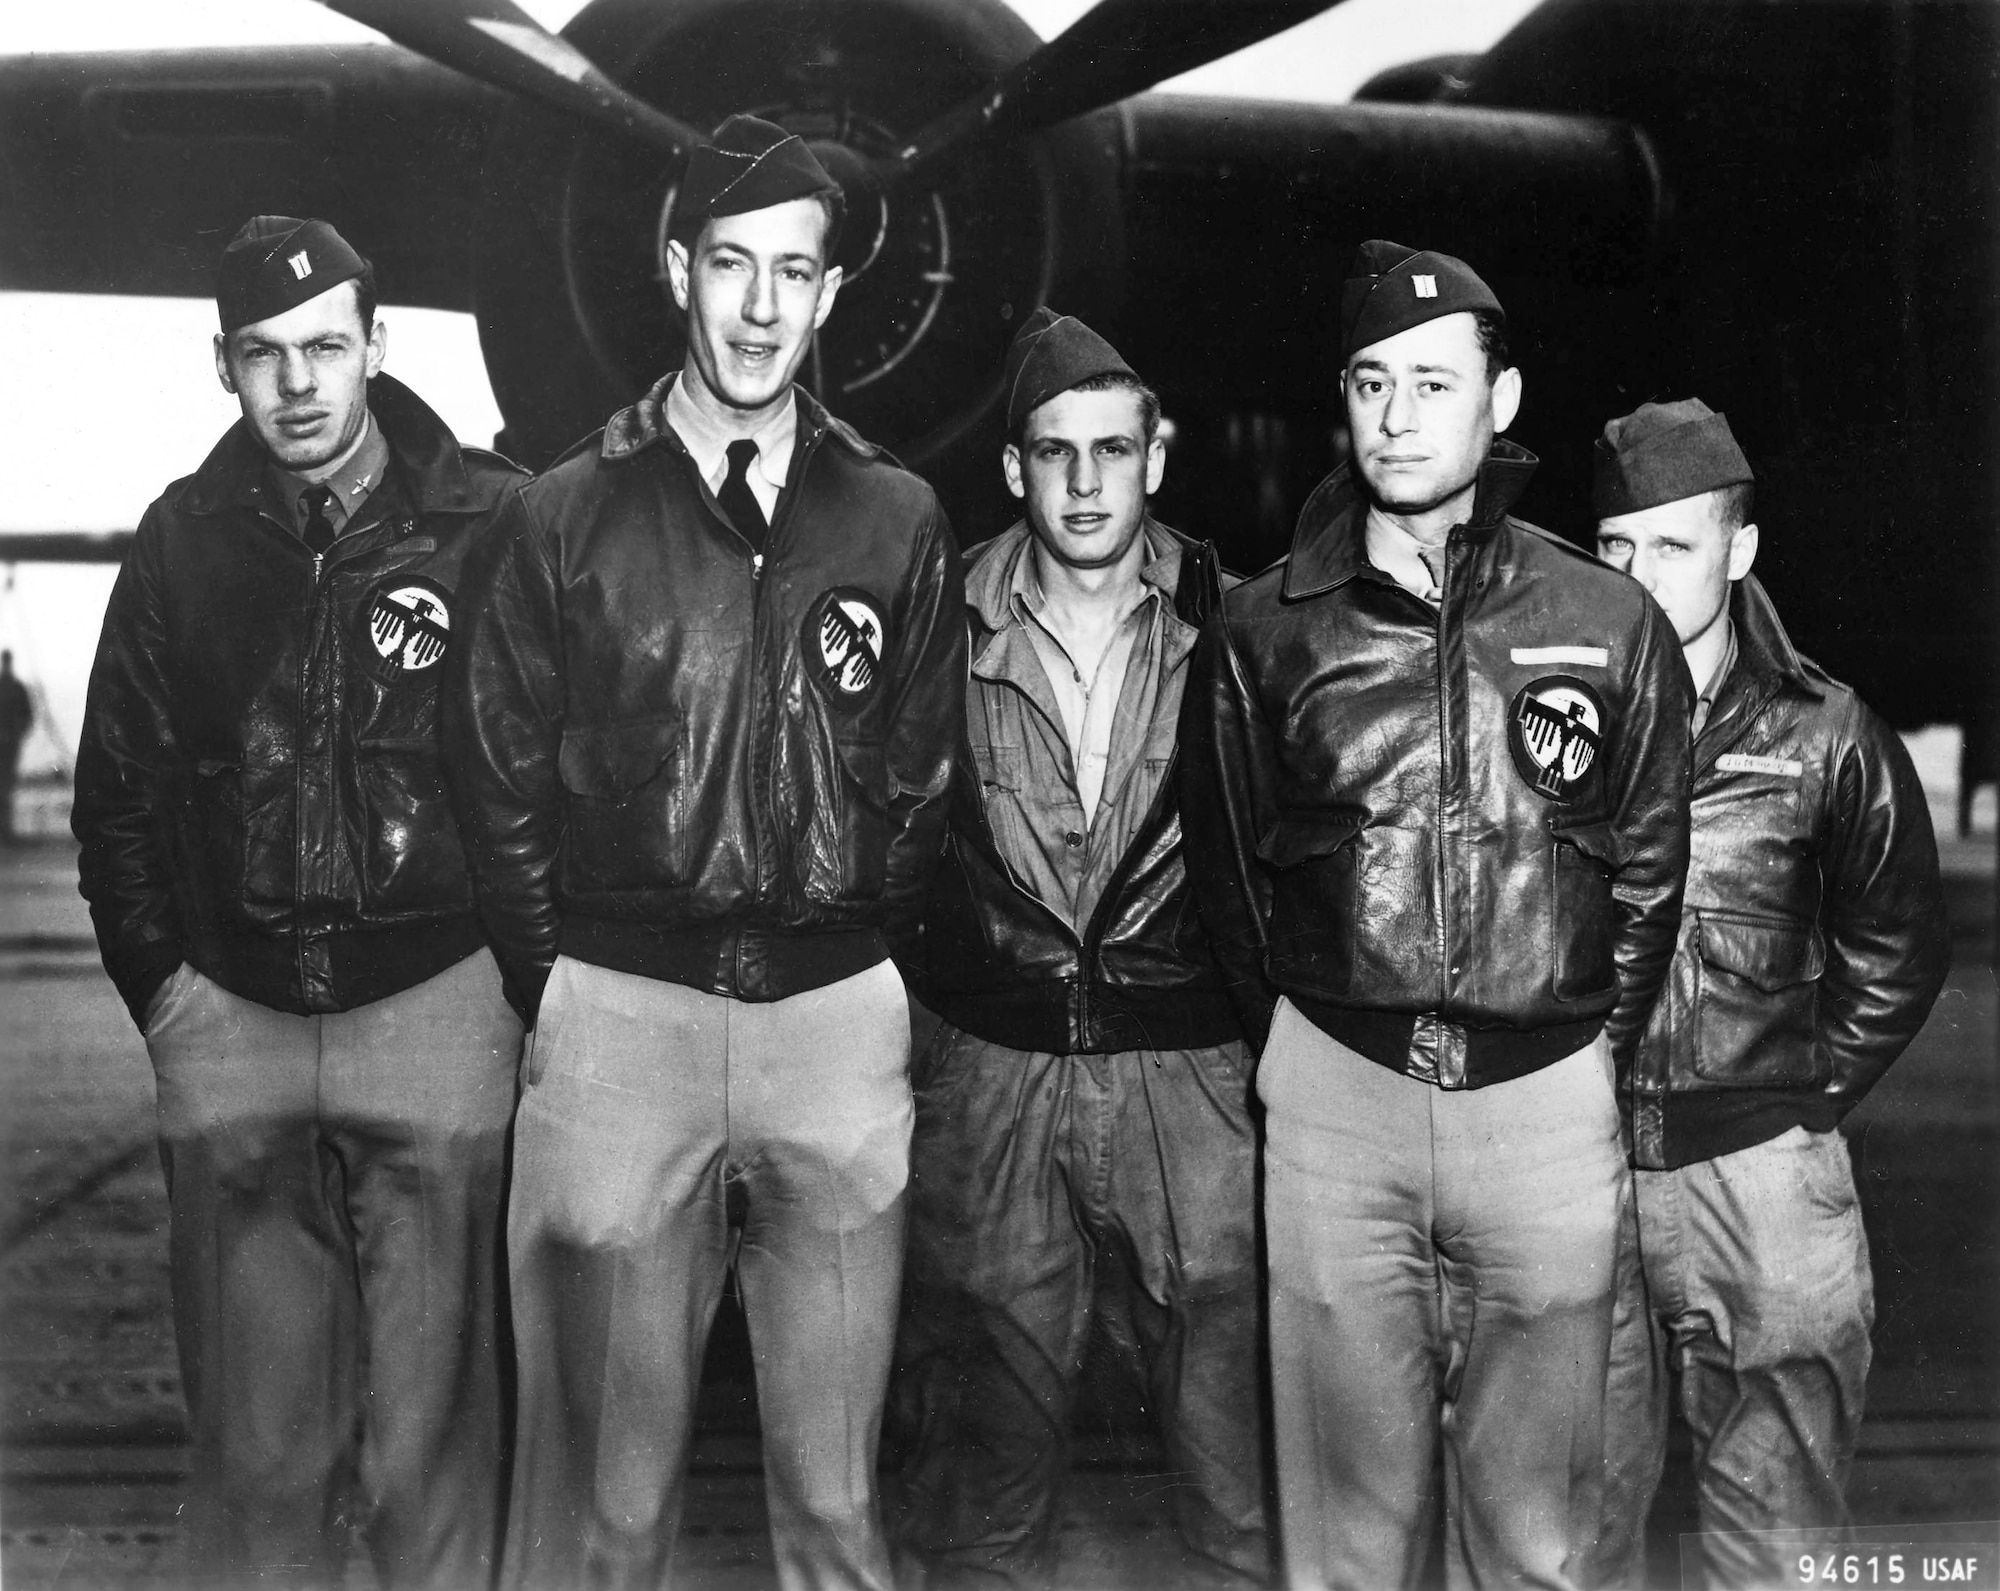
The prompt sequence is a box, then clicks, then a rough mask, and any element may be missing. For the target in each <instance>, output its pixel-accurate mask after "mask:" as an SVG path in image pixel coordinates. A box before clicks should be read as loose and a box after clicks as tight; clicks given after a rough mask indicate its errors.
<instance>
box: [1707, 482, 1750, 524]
mask: <svg viewBox="0 0 2000 1591" xmlns="http://www.w3.org/2000/svg"><path fill="white" fill-rule="evenodd" d="M1712 495H1713V496H1714V498H1715V520H1716V523H1717V524H1719V525H1720V526H1721V527H1722V528H1723V529H1724V530H1741V529H1742V528H1743V527H1744V526H1745V525H1747V524H1749V523H1750V514H1751V511H1752V510H1753V509H1755V508H1756V506H1757V488H1756V485H1755V484H1754V483H1753V482H1750V481H1737V482H1736V483H1735V484H1733V485H1730V486H1718V487H1716V488H1715V491H1714V492H1713V494H1712Z"/></svg>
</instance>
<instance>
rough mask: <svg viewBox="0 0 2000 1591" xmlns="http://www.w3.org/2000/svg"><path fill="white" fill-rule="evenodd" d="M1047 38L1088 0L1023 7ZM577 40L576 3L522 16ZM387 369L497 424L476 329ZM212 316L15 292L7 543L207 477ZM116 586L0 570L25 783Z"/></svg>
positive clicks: (89, 44) (7, 401) (1249, 64)
mask: <svg viewBox="0 0 2000 1591" xmlns="http://www.w3.org/2000/svg"><path fill="white" fill-rule="evenodd" d="M1015 3H1016V9H1017V10H1019V11H1020V12H1021V14H1022V15H1023V16H1024V17H1026V18H1027V20H1028V22H1029V24H1030V25H1031V26H1032V27H1034V29H1035V30H1036V31H1037V32H1039V33H1040V34H1041V35H1042V36H1043V37H1045V38H1047V37H1051V36H1053V35H1054V34H1056V33H1059V32H1061V31H1062V29H1063V28H1065V27H1067V26H1068V25H1069V24H1070V23H1071V22H1072V21H1074V20H1075V19H1076V18H1077V17H1078V16H1079V15H1081V14H1082V12H1084V11H1085V10H1087V9H1088V6H1089V0H1015ZM1532 4H1533V0H1347V3H1346V4H1344V5H1339V6H1336V7H1335V8H1334V9H1333V10H1331V11H1329V12H1327V13H1325V14H1323V15H1321V16H1320V17H1317V18H1315V19H1314V20H1313V21H1311V22H1308V23H1304V24H1302V25H1301V26H1299V27H1297V28H1294V29H1292V30H1291V31H1290V32H1288V33H1284V34H1280V35H1279V36H1277V37H1276V38H1273V39H1269V40H1266V41H1265V42H1264V43H1263V44H1261V45H1258V46H1256V47H1255V48H1252V49H1248V50H1244V51H1241V52H1239V53H1238V54H1237V55H1235V56H1233V57H1231V58H1230V59H1228V60H1226V61H1222V62H1218V63H1216V64H1215V65H1213V66H1209V67H1205V68H1203V69H1202V70H1201V71H1199V72H1194V73H1190V74H1189V75H1188V76H1186V77H1184V78H1180V79H1177V80H1176V81H1175V82H1174V83H1172V84H1169V85H1165V86H1166V87H1168V88H1170V89H1174V90H1179V91H1183V92H1192V93H1207V94H1240V95H1256V96H1263V97H1267V98H1275V99H1303V100H1329V101H1338V100H1344V99H1346V98H1348V97H1349V96H1350V95H1351V94H1352V93H1353V92H1354V90H1355V89H1356V88H1357V87H1358V86H1359V85H1360V84H1361V83H1363V82H1365V81H1366V80H1367V79H1368V78H1369V77H1371V76H1373V75H1374V74H1375V73H1376V72H1378V71H1380V70H1381V69H1382V68H1383V67H1385V66H1391V65H1394V64H1396V63H1397V62H1400V61H1407V60H1412V59H1415V58H1417V57H1420V56H1425V55H1434V54H1439V53H1442V52H1445V51H1457V50H1481V49H1484V48H1486V46H1487V45H1489V44H1491V43H1492V42H1493V40H1495V39H1497V38H1498V37H1499V36H1500V35H1501V34H1502V33H1504V32H1506V30H1507V29H1508V28H1509V27H1511V26H1512V25H1513V24H1514V22H1515V21H1517V20H1518V19H1519V18H1520V16H1521V15H1522V14H1523V13H1525V12H1526V11H1527V10H1529V9H1530V7H1531V5H1532ZM523 8H524V9H525V10H527V11H528V12H529V13H530V14H531V15H533V16H534V17H535V18H536V19H537V20H539V21H541V22H542V23H544V24H545V25H547V26H550V27H560V26H561V25H562V23H563V22H565V21H566V20H567V19H568V18H569V17H570V16H571V15H572V14H574V12H575V11H576V10H578V9H579V7H578V6H577V5H576V4H575V3H574V0H525V4H524V7H523ZM378 37H379V36H378V35H376V34H374V33H373V32H372V31H371V30H369V29H367V28H363V27H361V26H360V25H359V24H358V23H354V22H350V21H348V20H347V19H346V18H344V17H341V16H339V15H337V14H335V13H334V12H331V11H328V10H327V9H325V8H324V7H323V6H320V5H316V4H314V3H312V0H60V3H57V0H0V53H11V54H18V53H22V52H26V51H82V50H100V49H121V50H129V49H155V48H174V47H192V46H202V45H228V44H296V43H312V42H334V43H338V42H343V41H365V40H371V39H376V38H378ZM383 320H384V322H385V324H386V325H387V327H388V330H389V359H388V366H389V369H390V370H392V371H393V372H394V373H395V374H396V375H397V376H399V377H400V378H402V379H403V380H405V381H407V382H408V383H409V384H410V385H411V386H412V387H414V388H415V389H416V390H417V391H419V392H421V393H422V394H423V395H424V396H425V398H427V399H428V400H429V401H430V402H431V403H432V404H433V405H434V406H435V407H436V408H437V409H438V410H439V412H440V413H441V414H442V415H443V416H444V418H445V419H446V421H447V422H449V423H450V424H451V426H452V427H453V429H454V430H456V431H457V432H458V433H459V435H461V436H463V437H465V438H467V439H468V440H472V441H479V442H485V441H487V440H490V439H491V437H492V435H493V433H494V432H495V431H496V430H497V429H498V428H499V424H500V416H499V412H498V410H497V408H496V407H495V405H494V402H493V396H492V392H491V390H490V389H489V388H488V386H487V384H486V377H485V370H484V367H483V365H482V364H481V362H480V357H479V344H478V338H477V336H476V334H475V332H474V329H473V323H472V319H471V317H470V316H468V315H455V314H445V313H442V312H438V311H429V310H412V309H404V308H398V307H396V306H395V305H394V304H390V305H387V306H385V307H384V311H383ZM214 327H215V315H214V309H213V306H212V305H210V304H209V303H208V302H207V301H205V300H195V299H114V298H102V297H89V296H82V295H74V296H72V295H59V294H24V293H0V347H5V348H6V350H7V357H6V359H5V360H4V361H0V468H4V478H5V480H6V490H5V492H4V493H0V535H4V533H5V532H6V531H9V530H64V529H88V530H98V529H114V528H129V527H131V526H132V525H134V524H136V523H137V522H138V518H139V515H140V514H141V512H143V511H144V509H145V506H146V504H147V503H148V502H150V501H151V500H152V498H153V497H154V496H156V495H157V494H158V492H159V491H160V489H161V487H163V486H165V485H166V483H167V482H168V481H170V480H172V479H174V478H175V477H176V476H179V475H184V474H186V473H187V472H188V471H189V470H191V469H193V468H194V467H195V465H197V464H198V463H200V462H201V460H202V458H203V457H205V456H206V455H207V452H208V450H209V448H210V447H211V446H212V445H213V443H214V441H215V438H216V437H217V436H218V435H220V434H221V432H222V431H223V430H224V429H225V428H226V427H227V426H228V425H229V424H230V422H231V421H232V420H233V419H234V418H235V417H236V409H235V404H234V402H233V400H231V399H230V398H229V397H228V396H227V395H226V394H224V393H223V391H222V390H221V388H220V387H219V386H218V385H217V383H216V380H215V374H214V369H213V366H212V363H211V360H210V357H209V352H208V344H209V337H210V335H211V333H212V332H213V331H214ZM112 573H113V571H111V570H109V569H106V568H102V567H67V568H65V567H53V568H52V567H47V566H41V567H37V566H32V565H18V566H17V565H6V564H0V647H7V648H10V649H12V650H13V651H14V652H15V654H16V666H17V668H19V669H20V670H21V671H22V673H23V674H24V676H26V677H28V678H29V679H30V680H31V682H33V683H35V684H37V685H39V686H40V687H41V689H42V691H43V693H44V695H45V698H46V703H47V707H48V714H49V720H50V724H51V727H52V732H50V733H38V734H37V737H36V740H35V742H34V743H33V744H32V745H31V746H30V748H29V754H28V759H27V761H28V765H29V766H30V767H33V766H44V767H45V766H48V765H50V764H52V763H56V762H59V761H61V760H62V758H63V756H64V755H65V752H64V751H63V749H62V747H63V745H64V743H67V744H68V745H71V746H73V744H74V741H75V735H76V725H77V722H78V719H79V718H80V715H81V710H82V703H83V689H84V683H85V679H86V676H87V674H88V671H89V664H90V656H91V652H92V649H93V648H94V646H95V642H96V636H97V630H98V625H99V622H100V619H101V616H102V609H103V602H104V597H105V595H106V594H107V593H108V591H109V589H110V582H111V578H112Z"/></svg>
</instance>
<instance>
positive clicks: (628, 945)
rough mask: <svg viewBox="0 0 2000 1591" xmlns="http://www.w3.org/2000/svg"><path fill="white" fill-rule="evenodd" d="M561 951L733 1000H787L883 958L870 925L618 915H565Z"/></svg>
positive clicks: (863, 969)
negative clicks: (687, 923)
mask: <svg viewBox="0 0 2000 1591" xmlns="http://www.w3.org/2000/svg"><path fill="white" fill-rule="evenodd" d="M560 948H561V953H562V954H563V955H565V956H571V957H573V958H575V959H576V960H578V961H588V962H590V963H591V964H592V965H593V966H598V967H608V968H610V969H611V970H612V971H613V972H629V973H633V974H635V975H637V976H638V977H641V978H657V979H659V980H660V981H661V982H662V983H679V984H685V985H686V986H687V987H688V988H690V989H702V990H705V991H706V992H707V993H709V994H720V995H726V996H728V997H729V998H730V999H732V1000H752V1001H763V1000H784V999H789V998H790V997H791V996H792V995H795V994H805V993H807V992H808V991H809V990H813V989H823V988H825V987H826V986H827V985H828V984H830V983H838V982H840V980H841V979H842V978H851V977H853V976H854V975H855V974H856V973H858V972H866V971H867V970H868V969H869V968H870V967H872V966H874V965H875V964H876V963H877V962H880V961H886V960H887V959H888V957H889V952H888V950H887V949H886V948H885V947H884V945H883V942H882V935H881V934H880V933H879V932H878V931H877V930H875V929H873V928H834V929H825V928H821V929H812V930H808V931H798V930H793V931H786V930H784V929H779V928H759V927H744V926H743V925H741V924H738V923H732V922H726V921H725V922H716V923H700V924H697V925H695V926H694V927H691V928H661V927H658V926H656V925H654V924H651V923H642V922H628V921H626V920H624V919H621V918H615V917H579V916H565V917H564V919H563V925H562V938H561V946H560Z"/></svg>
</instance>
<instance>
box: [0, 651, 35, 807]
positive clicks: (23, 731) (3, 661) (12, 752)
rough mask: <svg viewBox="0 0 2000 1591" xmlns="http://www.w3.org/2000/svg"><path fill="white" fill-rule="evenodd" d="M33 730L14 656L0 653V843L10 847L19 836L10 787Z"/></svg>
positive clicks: (15, 780) (32, 710)
mask: <svg viewBox="0 0 2000 1591" xmlns="http://www.w3.org/2000/svg"><path fill="white" fill-rule="evenodd" d="M34 727H35V704H34V703H33V702H32V701H30V700H29V699H28V687H27V686H25V685H23V684H22V683H21V681H20V678H19V677H18V676H17V675H16V674H15V673H14V654H13V653H12V652H0V843H5V844H8V845H12V844H13V843H14V841H15V840H16V839H18V838H19V837H20V836H19V832H18V831H17V830H16V829H15V827H14V787H15V785H16V784H18V783H19V782H20V778H21V747H22V746H23V745H25V744H26V743H27V739H28V731H29V730H31V729H33V728H34Z"/></svg>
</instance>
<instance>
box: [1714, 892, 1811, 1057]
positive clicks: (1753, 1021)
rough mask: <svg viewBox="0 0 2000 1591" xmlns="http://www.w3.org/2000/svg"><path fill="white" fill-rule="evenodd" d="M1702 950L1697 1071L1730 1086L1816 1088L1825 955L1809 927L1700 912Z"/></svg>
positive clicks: (1775, 919) (1749, 916)
mask: <svg viewBox="0 0 2000 1591" xmlns="http://www.w3.org/2000/svg"><path fill="white" fill-rule="evenodd" d="M1696 917H1697V919H1698V920H1697V924H1696V948H1697V950H1698V951H1699V953H1700V956H1699V963H1698V967H1697V987H1696V992H1695V1045H1694V1070H1695V1075H1696V1076H1697V1077H1700V1078H1703V1079H1705V1080H1706V1081H1708V1082H1710V1083H1717V1084H1721V1085H1723V1086H1725V1087H1730V1088H1769V1087H1772V1086H1777V1085H1787V1086H1789V1085H1794V1084H1813V1083H1819V1082H1823V1081H1825V1079H1824V1077H1823V1076H1822V1075H1821V1067H1820V1064H1819V1055H1818V1048H1819V1046H1818V1044H1817V1042H1816V1041H1815V1033H1814V1026H1815V1020H1816V1017H1817V1014H1818V1010H1817V1003H1818V996H1819V976H1820V973H1821V972H1823V971H1824V970H1825V968H1826V950H1825V946H1824V944H1823V943H1822V942H1821V940H1820V936H1819V931H1818V930H1817V929H1816V928H1814V927H1813V926H1812V925H1811V924H1810V923H1805V922H1799V921H1796V920H1794V919H1791V918H1786V917H1775V916H1765V915H1762V914H1757V913H1751V912H1729V911H1715V910H1711V909H1707V908H1703V909H1701V910H1699V911H1698V912H1697V913H1696Z"/></svg>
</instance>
